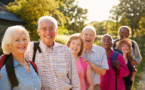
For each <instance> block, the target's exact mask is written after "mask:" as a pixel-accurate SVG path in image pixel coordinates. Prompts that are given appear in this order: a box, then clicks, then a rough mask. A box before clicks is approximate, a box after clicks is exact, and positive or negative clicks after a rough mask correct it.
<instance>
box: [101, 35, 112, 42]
mask: <svg viewBox="0 0 145 90" xmlns="http://www.w3.org/2000/svg"><path fill="white" fill-rule="evenodd" d="M105 36H109V37H110V38H111V40H112V43H113V38H112V36H111V35H110V34H104V35H103V36H102V38H101V42H102V41H103V38H104V37H105Z"/></svg>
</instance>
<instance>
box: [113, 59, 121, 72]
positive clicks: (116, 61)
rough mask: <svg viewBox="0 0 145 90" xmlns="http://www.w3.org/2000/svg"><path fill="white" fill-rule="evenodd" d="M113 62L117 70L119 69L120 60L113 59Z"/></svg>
mask: <svg viewBox="0 0 145 90" xmlns="http://www.w3.org/2000/svg"><path fill="white" fill-rule="evenodd" d="M113 64H114V66H115V68H116V69H117V70H120V62H119V61H118V60H114V61H113Z"/></svg>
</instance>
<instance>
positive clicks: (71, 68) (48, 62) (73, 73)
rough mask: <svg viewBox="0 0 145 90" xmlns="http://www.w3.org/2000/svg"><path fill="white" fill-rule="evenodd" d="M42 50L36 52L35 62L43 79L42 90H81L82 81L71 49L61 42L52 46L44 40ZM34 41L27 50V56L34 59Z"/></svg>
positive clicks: (41, 45)
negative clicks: (47, 44)
mask: <svg viewBox="0 0 145 90" xmlns="http://www.w3.org/2000/svg"><path fill="white" fill-rule="evenodd" d="M39 46H40V48H41V50H42V52H41V53H39V52H38V50H37V52H36V58H35V63H36V65H37V67H38V73H39V77H40V80H41V84H42V88H41V90H69V89H72V90H80V81H79V77H78V73H77V70H76V66H75V62H74V60H73V57H72V54H71V52H70V50H69V49H68V48H67V47H66V46H64V45H62V44H59V43H56V42H55V43H54V46H52V47H51V48H49V47H47V46H46V45H45V44H44V43H43V42H42V41H40V44H39ZM33 47H34V43H33V42H32V43H30V46H29V48H28V50H27V52H26V54H25V55H26V57H27V58H28V59H29V60H32V57H33Z"/></svg>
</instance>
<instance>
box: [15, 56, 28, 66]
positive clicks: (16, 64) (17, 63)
mask: <svg viewBox="0 0 145 90" xmlns="http://www.w3.org/2000/svg"><path fill="white" fill-rule="evenodd" d="M25 60H26V61H27V62H28V60H27V59H26V58H25ZM13 62H14V67H17V66H18V65H21V64H20V63H19V62H17V61H16V60H15V59H13Z"/></svg>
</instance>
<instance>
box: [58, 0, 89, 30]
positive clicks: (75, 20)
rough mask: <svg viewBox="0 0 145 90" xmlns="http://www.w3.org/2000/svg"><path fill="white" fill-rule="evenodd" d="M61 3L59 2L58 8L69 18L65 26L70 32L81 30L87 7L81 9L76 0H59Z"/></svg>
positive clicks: (85, 18)
mask: <svg viewBox="0 0 145 90" xmlns="http://www.w3.org/2000/svg"><path fill="white" fill-rule="evenodd" d="M60 1H62V2H63V4H60V7H59V10H60V11H61V12H62V13H63V14H64V15H65V16H67V17H69V19H67V23H66V24H65V26H66V28H67V29H68V30H69V31H71V33H76V32H77V33H78V32H81V30H82V29H83V27H84V26H85V21H86V20H87V16H86V14H87V12H88V10H87V9H83V8H81V7H79V6H78V5H77V2H76V0H60Z"/></svg>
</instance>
